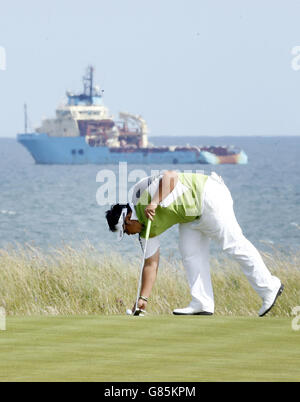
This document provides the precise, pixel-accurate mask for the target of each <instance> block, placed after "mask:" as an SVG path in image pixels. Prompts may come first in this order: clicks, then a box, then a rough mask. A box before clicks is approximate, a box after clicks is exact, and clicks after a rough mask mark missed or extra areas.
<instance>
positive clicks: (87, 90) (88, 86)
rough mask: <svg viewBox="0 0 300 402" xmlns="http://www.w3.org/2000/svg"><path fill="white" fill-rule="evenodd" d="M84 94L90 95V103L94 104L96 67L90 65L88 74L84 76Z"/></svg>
mask: <svg viewBox="0 0 300 402" xmlns="http://www.w3.org/2000/svg"><path fill="white" fill-rule="evenodd" d="M83 85H84V94H85V95H86V96H88V97H89V101H90V104H91V105H92V104H93V89H94V88H93V85H94V67H93V66H89V67H88V71H87V75H86V76H84V77H83Z"/></svg>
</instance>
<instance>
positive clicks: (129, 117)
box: [119, 112, 148, 148]
mask: <svg viewBox="0 0 300 402" xmlns="http://www.w3.org/2000/svg"><path fill="white" fill-rule="evenodd" d="M119 117H120V119H123V120H124V121H125V122H126V123H127V125H129V124H128V123H130V122H134V123H135V124H137V125H138V126H139V129H140V132H141V147H142V148H147V146H148V126H147V123H146V121H145V120H144V119H143V118H142V116H139V115H135V114H131V113H126V112H120V113H119Z"/></svg>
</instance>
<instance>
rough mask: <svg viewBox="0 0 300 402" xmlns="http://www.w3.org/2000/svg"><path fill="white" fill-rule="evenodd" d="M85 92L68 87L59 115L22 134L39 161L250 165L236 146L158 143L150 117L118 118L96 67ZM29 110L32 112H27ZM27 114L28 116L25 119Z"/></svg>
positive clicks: (20, 137) (126, 115)
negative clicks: (96, 77)
mask: <svg viewBox="0 0 300 402" xmlns="http://www.w3.org/2000/svg"><path fill="white" fill-rule="evenodd" d="M83 84H84V90H83V93H81V94H74V93H72V92H67V93H66V95H67V103H65V104H63V105H60V106H59V107H58V108H57V110H56V117H55V118H53V119H45V120H43V121H42V125H41V126H40V127H39V128H37V129H36V130H35V132H33V133H28V132H27V124H26V123H25V133H22V134H18V136H17V140H18V141H19V142H20V143H21V144H22V145H24V146H25V147H26V148H27V150H28V151H29V152H30V154H31V155H32V157H33V159H34V160H35V162H36V163H38V164H88V163H90V164H108V163H118V162H121V161H122V162H128V163H134V164H150V163H153V164H177V163H187V164H189V163H201V164H202V163H205V164H224V163H230V164H246V163H247V161H248V158H247V155H246V154H245V152H244V151H243V150H241V149H238V148H235V147H234V146H189V145H186V146H176V145H174V146H160V147H158V146H153V145H152V144H150V143H149V142H148V127H147V123H146V121H145V120H144V119H143V118H142V117H141V116H139V115H135V114H131V113H125V112H122V113H119V119H118V120H115V119H114V117H113V116H112V115H111V114H110V112H109V110H108V108H107V107H106V106H105V105H104V104H103V91H101V90H100V88H99V87H97V86H95V85H94V68H93V67H92V66H89V67H88V70H87V73H86V75H85V76H84V77H83ZM25 114H26V112H25ZM26 121H27V116H26V115H25V122H26Z"/></svg>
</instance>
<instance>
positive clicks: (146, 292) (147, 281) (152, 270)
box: [141, 262, 158, 297]
mask: <svg viewBox="0 0 300 402" xmlns="http://www.w3.org/2000/svg"><path fill="white" fill-rule="evenodd" d="M157 270H158V264H157V263H156V262H152V263H150V264H149V263H148V264H147V263H146V264H145V265H144V270H143V278H142V288H141V295H142V296H145V297H150V295H151V292H152V288H153V285H154V283H155V280H156V276H157Z"/></svg>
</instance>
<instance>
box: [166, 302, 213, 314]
mask: <svg viewBox="0 0 300 402" xmlns="http://www.w3.org/2000/svg"><path fill="white" fill-rule="evenodd" d="M173 314H174V315H213V313H211V312H209V311H203V310H202V309H200V308H199V307H198V308H197V307H194V306H193V305H192V304H190V305H189V306H187V307H185V308H177V309H176V310H174V311H173Z"/></svg>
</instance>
